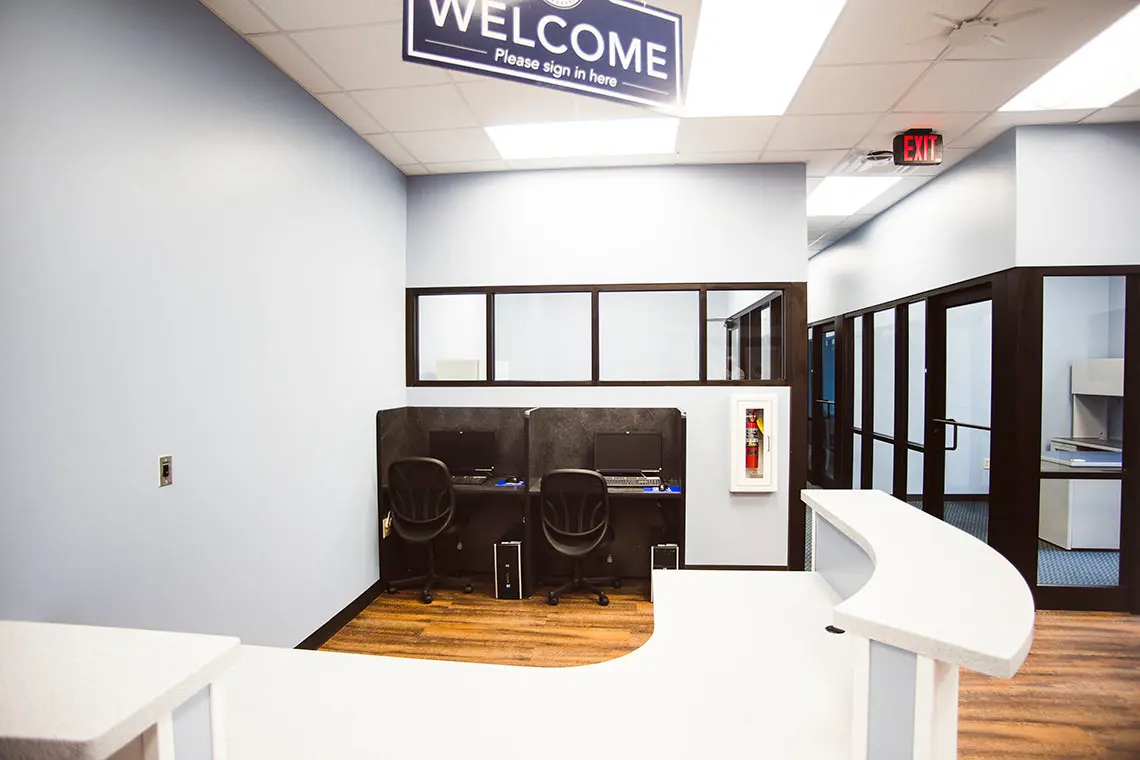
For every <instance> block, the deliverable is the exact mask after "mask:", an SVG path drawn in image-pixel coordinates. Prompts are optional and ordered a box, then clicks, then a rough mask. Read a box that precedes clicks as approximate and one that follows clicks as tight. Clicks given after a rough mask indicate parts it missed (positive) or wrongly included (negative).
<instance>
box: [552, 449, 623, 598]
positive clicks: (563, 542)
mask: <svg viewBox="0 0 1140 760" xmlns="http://www.w3.org/2000/svg"><path fill="white" fill-rule="evenodd" d="M541 510H542V532H543V533H545V534H546V541H547V543H549V544H550V546H551V548H553V549H554V550H555V551H556V552H558V553H559V554H562V555H563V556H566V557H569V558H570V561H571V566H572V569H571V578H570V580H569V581H568V582H567V583H564V584H562V585H561V586H559V587H558V588H556V589H554V590H553V591H551V592H550V594H549V595H548V596H547V599H546V601H547V603H549V604H558V600H559V599H560V598H561V596H562V595H563V594H565V593H566V592H567V591H576V590H578V589H585V590H586V591H588V592H590V593H591V594H597V595H598V604H600V605H602V606H603V607H604V606H605V605H607V604H609V603H610V599H609V597H607V596H606V594H605V592H604V591H602V590H601V589H600V588H598V586H597V585H596V584H599V583H605V584H608V585H612V586H613V587H614V588H620V587H621V580H620V579H619V578H614V577H609V578H583V577H582V559H583V558H584V557H586V556H587V555H589V554H590V553H591V552H593V551H595V550H597V549H598V548H599V547H603V546H605V545H607V544H612V543H613V540H614V533H613V529H612V528H611V527H610V495H609V491H608V490H607V489H606V481H605V479H603V478H602V476H601V475H600V474H599V473H596V472H594V471H593V470H552V471H551V472H548V473H546V474H545V475H543V476H542V502H541Z"/></svg>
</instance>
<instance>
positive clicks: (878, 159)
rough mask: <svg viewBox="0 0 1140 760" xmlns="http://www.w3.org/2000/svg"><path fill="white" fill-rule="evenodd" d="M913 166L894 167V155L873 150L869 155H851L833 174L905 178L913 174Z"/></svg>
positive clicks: (884, 151)
mask: <svg viewBox="0 0 1140 760" xmlns="http://www.w3.org/2000/svg"><path fill="white" fill-rule="evenodd" d="M914 170H915V167H913V166H895V163H894V153H892V152H891V151H889V150H873V151H871V152H870V153H862V152H859V153H852V154H851V155H850V156H848V157H847V158H845V159H843V162H842V163H840V164H839V166H838V167H837V168H836V170H835V171H834V172H833V174H839V175H848V176H850V175H853V174H859V175H863V176H866V177H886V176H896V177H905V176H906V175H908V174H913V173H914Z"/></svg>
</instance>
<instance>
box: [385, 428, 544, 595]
mask: <svg viewBox="0 0 1140 760" xmlns="http://www.w3.org/2000/svg"><path fill="white" fill-rule="evenodd" d="M525 411H526V410H525V409H523V408H513V407H469V406H439V407H436V406H409V407H401V408H399V409H385V410H382V411H380V412H377V413H376V469H377V473H376V475H377V481H378V482H379V484H380V486H381V490H382V491H383V488H384V486H386V485H387V484H388V465H389V464H391V463H392V461H393V460H395V459H399V458H400V457H409V456H427V455H428V434H429V433H430V432H431V431H432V430H483V431H492V432H494V433H495V446H496V448H497V451H496V454H495V468H496V470H495V474H496V475H518V476H520V477H521V476H522V474H523V472H524V470H525V469H526V467H525V460H526V434H525V425H524V419H523V413H524V412H525ZM523 498H524V496H523V494H522V489H521V488H519V489H517V490H511V489H504V490H503V491H502V492H500V493H483V494H470V493H469V494H467V495H466V496H465V497H464V498H462V499H460V500H459V502H458V507H459V509H460V511H461V513H465V517H467V518H468V520H467V522H468V525H467V527H466V528H465V530H464V534H463V535H464V538H463V545H464V548H463V551H462V553H460V552H459V550H458V549H457V548H455V547H447V546H442V547H440V549H439V553H438V557H439V564H440V566H441V568H449V569H462V570H463V571H465V572H469V573H470V572H475V573H490V572H491V566H492V555H491V546H492V544H494V542H495V541H497V540H498V539H499V538H501V537H502V536H503V535H504V533H506V532H507V531H510V530H511V529H512V528H513V527H514V526H516V525H517V524H521V521H522V516H523ZM379 507H380V520H381V521H382V520H383V519H384V515H385V514H387V511H388V507H387V504H386V503H385V495H384V494H383V492H382V493H381V498H380V500H379ZM381 530H382V529H381ZM420 564H422V558H421V557H418V556H417V555H416V553H415V552H408V551H407V550H406V547H404V546H402V544H401V543H400V542H399V540H398V539H396V538H395V537H389V538H388V539H384V538H383V533H381V538H380V569H381V576H382V577H384V578H398V577H401V576H403V575H410V574H413V572H414V571H415V570H417V569H418V567H419V565H420Z"/></svg>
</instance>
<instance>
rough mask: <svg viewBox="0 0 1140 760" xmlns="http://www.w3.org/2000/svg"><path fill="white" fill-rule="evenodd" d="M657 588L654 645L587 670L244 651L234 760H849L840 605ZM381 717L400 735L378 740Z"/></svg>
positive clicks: (762, 584) (767, 577)
mask: <svg viewBox="0 0 1140 760" xmlns="http://www.w3.org/2000/svg"><path fill="white" fill-rule="evenodd" d="M653 584H654V596H655V602H654V605H653V618H654V620H653V625H654V630H653V636H652V637H651V638H650V639H649V641H648V642H646V643H645V644H644V645H643V646H642V647H641V648H640V649H637V650H636V651H634V652H631V653H630V654H627V655H625V656H624V657H620V658H618V659H616V660H610V661H608V662H603V663H598V664H595V665H585V666H580V667H570V668H534V667H525V666H512V665H478V664H472V663H464V662H443V661H438V660H421V659H411V658H400V657H380V656H374V655H354V654H338V653H333V652H306V651H302V650H290V649H269V648H264V647H243V648H242V649H243V655H242V660H241V662H240V663H239V664H238V665H237V666H236V667H235V668H234V669H233V671H232V672H231V675H230V676H227V679H226V688H227V691H226V697H227V701H226V704H227V706H228V707H229V715H228V722H227V736H228V738H229V747H228V749H229V757H230V760H246V759H247V758H274V760H312V758H317V757H328V758H337V760H365V759H367V760H373V759H374V758H377V757H380V756H383V757H404V756H412V757H416V758H419V759H420V760H452V759H453V758H456V757H476V756H477V757H486V756H492V755H493V756H495V757H500V758H505V759H506V758H509V759H512V760H513V759H515V758H518V759H520V760H521V759H522V758H530V757H535V756H536V753H537V754H538V755H541V756H542V758H543V759H544V760H582V758H593V759H596V760H611V759H613V760H617V759H618V758H635V757H638V758H639V757H652V758H655V760H697V758H704V757H708V758H718V759H720V760H744V759H745V758H759V757H771V758H780V760H823V759H824V758H826V760H847V759H848V758H850V757H851V754H850V752H851V750H850V747H851V738H850V735H851V702H852V694H853V692H854V681H853V676H852V674H853V665H852V662H853V659H854V648H855V637H853V636H835V635H832V634H830V633H827V631H826V630H825V628H826V626H827V625H828V624H829V623H830V622H831V613H832V607H833V605H834V604H835V601H836V597H835V594H834V592H832V591H831V589H830V587H829V586H828V585H827V583H826V582H825V581H824V580H823V579H822V578H821V577H820V576H819V575H817V574H815V573H772V572H742V571H725V570H722V571H702V570H658V571H656V572H655V573H654V576H653ZM504 603H506V602H504ZM509 603H510V604H519V605H521V606H522V607H526V606H529V605H541V604H545V601H544V600H541V599H539V600H530V601H527V602H509ZM441 700H442V701H441ZM436 704H445V705H450V707H442V708H440V709H439V710H432V709H425V705H436ZM607 705H617V706H620V707H615V708H613V709H611V708H608V707H607ZM615 709H616V710H620V712H616V713H615V712H614V710H615ZM584 711H585V712H584ZM587 713H590V714H591V715H593V717H590V715H587ZM378 715H383V716H384V722H385V724H386V725H388V726H392V727H393V728H394V730H389V731H386V732H384V733H383V735H382V736H381V735H378V734H377V733H376V730H375V728H376V721H377V716H378ZM552 716H557V717H552ZM381 751H382V753H381Z"/></svg>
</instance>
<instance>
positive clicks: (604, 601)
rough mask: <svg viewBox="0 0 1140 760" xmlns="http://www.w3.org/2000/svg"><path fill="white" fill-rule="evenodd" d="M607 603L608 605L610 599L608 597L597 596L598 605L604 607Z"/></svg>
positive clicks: (603, 595)
mask: <svg viewBox="0 0 1140 760" xmlns="http://www.w3.org/2000/svg"><path fill="white" fill-rule="evenodd" d="M609 603H610V598H609V597H608V596H606V595H605V594H598V604H600V605H602V606H603V607H605V606H606V605H608V604H609Z"/></svg>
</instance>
